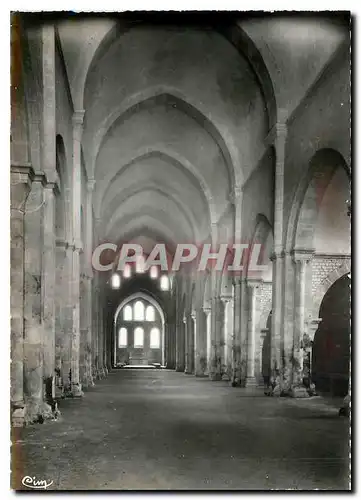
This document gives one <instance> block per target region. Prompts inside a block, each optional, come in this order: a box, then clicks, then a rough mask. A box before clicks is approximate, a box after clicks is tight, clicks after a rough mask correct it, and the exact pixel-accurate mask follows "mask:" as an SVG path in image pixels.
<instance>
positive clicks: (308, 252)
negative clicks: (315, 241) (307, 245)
mask: <svg viewBox="0 0 361 500" xmlns="http://www.w3.org/2000/svg"><path fill="white" fill-rule="evenodd" d="M291 255H292V257H293V260H294V262H295V263H296V264H297V263H307V262H309V261H310V260H312V259H313V256H314V255H315V250H313V249H296V248H295V249H294V250H292V252H291Z"/></svg>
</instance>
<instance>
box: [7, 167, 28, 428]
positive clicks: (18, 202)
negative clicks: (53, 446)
mask: <svg viewBox="0 0 361 500" xmlns="http://www.w3.org/2000/svg"><path fill="white" fill-rule="evenodd" d="M33 177H34V171H33V169H32V168H31V166H30V165H27V166H25V165H24V166H15V165H12V166H11V177H10V179H11V190H10V196H11V198H10V202H11V219H10V236H11V252H10V262H11V300H10V313H11V392H10V394H11V409H12V424H13V425H14V426H17V427H19V426H22V425H23V424H24V419H25V408H24V377H23V374H24V209H25V203H26V200H27V197H28V195H29V192H30V186H31V181H32V179H33Z"/></svg>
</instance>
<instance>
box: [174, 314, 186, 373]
mask: <svg viewBox="0 0 361 500" xmlns="http://www.w3.org/2000/svg"><path fill="white" fill-rule="evenodd" d="M176 328H177V329H176V336H177V338H176V342H177V350H176V368H175V369H176V371H177V372H183V371H184V369H185V339H184V324H183V322H180V321H179V319H178V323H177V325H176Z"/></svg>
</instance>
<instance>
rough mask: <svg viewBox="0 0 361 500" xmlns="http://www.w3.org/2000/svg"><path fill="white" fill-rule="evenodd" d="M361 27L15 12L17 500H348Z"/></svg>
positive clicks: (275, 19) (218, 17)
mask: <svg viewBox="0 0 361 500" xmlns="http://www.w3.org/2000/svg"><path fill="white" fill-rule="evenodd" d="M350 23H351V21H350V17H349V15H347V14H345V13H335V12H334V13H332V12H329V13H314V14H312V15H311V14H307V15H306V14H303V15H302V14H301V13H299V14H294V15H291V14H277V13H263V14H255V13H242V12H228V13H225V12H224V13H222V12H208V13H207V12H198V13H187V12H170V13H165V12H163V13H155V12H153V13H152V12H149V13H144V12H128V13H113V14H104V15H102V14H95V13H94V14H82V13H79V14H75V13H66V12H63V13H57V14H50V13H36V14H35V13H14V14H12V18H11V170H10V188H11V189H10V196H11V215H10V227H11V304H10V307H11V311H10V313H11V424H12V433H13V434H12V437H13V449H12V483H13V487H14V488H15V489H26V487H25V486H24V484H23V483H22V478H23V477H24V476H31V477H33V476H34V475H36V477H38V478H42V479H47V480H49V481H50V480H51V481H53V484H52V486H51V487H49V489H53V488H54V489H79V490H80V489H116V490H119V489H133V490H134V489H283V488H285V489H308V488H309V489H313V488H320V489H348V484H349V479H348V474H349V461H348V460H349V459H348V456H349V455H348V454H349V451H348V444H349V436H348V433H349V427H348V426H349V423H348V419H347V418H342V416H344V415H346V416H348V415H349V399H350V397H349V390H350V361H351V355H350V349H351V328H350V272H351V231H350V224H351V194H350V182H351V139H350V125H351V102H350V101H351V76H350V70H351V56H350V47H351V44H350V26H351V25H350ZM109 243H110V244H111V245H114V248H116V250H114V251H113V250H109V249H108V250H105V251H104V252H103V253H102V258H101V259H100V261H101V262H102V270H101V271H100V270H99V269H97V268H96V266H94V250H95V249H96V248H99V245H104V248H106V246H107V245H109ZM124 243H127V244H132V245H140V246H141V247H142V249H143V250H144V254H145V255H149V253H150V252H151V251H152V248H154V246H155V245H157V244H162V245H163V246H164V247H165V248H166V249H167V254H169V255H170V256H174V254H175V252H176V249H177V247H178V246H179V245H185V244H193V245H196V246H197V247H198V248H200V247H202V246H204V245H206V244H209V245H211V246H212V248H219V245H221V244H224V243H227V245H230V246H231V245H233V244H236V243H246V244H249V245H255V244H257V245H260V247H261V249H262V252H261V253H260V257H259V264H260V265H262V271H260V272H258V273H252V271H251V270H250V269H249V268H248V266H246V265H245V266H244V267H243V269H242V271H241V272H239V273H230V272H227V270H226V269H222V270H217V269H216V268H215V267H214V266H211V265H210V266H207V267H206V269H205V270H202V271H199V270H198V269H196V268H194V267H193V268H187V270H183V268H181V270H180V271H173V270H172V268H169V269H166V270H165V269H164V268H162V267H161V266H160V265H158V266H157V265H152V266H151V267H150V268H149V269H145V267H144V258H137V259H135V260H134V264H127V265H126V266H125V267H124V269H122V270H119V269H118V266H117V263H118V261H119V251H120V250H119V249H120V248H121V246H122V245H123V244H124ZM112 248H113V247H112ZM345 401H346V402H345ZM37 443H38V444H37ZM39 444H41V446H40V445H39Z"/></svg>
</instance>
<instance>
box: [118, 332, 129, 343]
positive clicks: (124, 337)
mask: <svg viewBox="0 0 361 500" xmlns="http://www.w3.org/2000/svg"><path fill="white" fill-rule="evenodd" d="M127 346H128V331H127V329H126V328H121V329H120V330H119V340H118V347H127Z"/></svg>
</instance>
